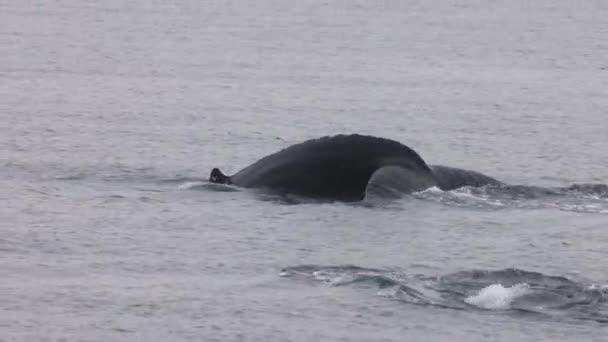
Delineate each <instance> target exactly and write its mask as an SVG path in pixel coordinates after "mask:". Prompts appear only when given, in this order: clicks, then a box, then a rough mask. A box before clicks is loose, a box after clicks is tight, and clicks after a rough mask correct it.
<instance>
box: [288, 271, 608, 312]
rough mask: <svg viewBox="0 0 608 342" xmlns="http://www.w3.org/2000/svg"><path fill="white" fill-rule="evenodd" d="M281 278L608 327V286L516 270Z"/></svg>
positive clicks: (299, 273) (333, 273) (291, 274)
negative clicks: (588, 322)
mask: <svg viewBox="0 0 608 342" xmlns="http://www.w3.org/2000/svg"><path fill="white" fill-rule="evenodd" d="M281 276H282V277H287V278H300V279H308V280H310V281H313V282H320V283H323V284H326V285H328V286H335V287H354V288H358V289H361V290H373V291H374V294H375V295H378V296H381V297H384V298H389V299H392V300H397V301H400V302H403V303H407V304H415V305H431V306H435V307H438V308H446V309H454V310H475V309H481V310H493V311H503V312H505V313H512V314H516V313H518V312H519V313H524V312H525V313H527V314H530V313H532V314H538V315H540V316H543V317H559V318H560V319H561V318H563V317H570V318H572V319H577V320H593V321H597V322H608V286H606V285H597V284H594V285H584V284H581V283H577V282H575V281H572V280H570V279H567V278H565V277H560V276H551V275H545V274H542V273H539V272H530V271H526V270H520V269H516V268H508V269H502V270H471V271H461V272H456V273H451V274H447V275H443V276H428V275H420V274H416V275H413V274H408V273H406V272H403V271H398V270H381V269H370V268H363V267H358V266H353V265H346V266H320V265H300V266H294V267H287V268H285V269H283V270H282V271H281Z"/></svg>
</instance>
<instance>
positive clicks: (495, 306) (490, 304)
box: [464, 283, 530, 310]
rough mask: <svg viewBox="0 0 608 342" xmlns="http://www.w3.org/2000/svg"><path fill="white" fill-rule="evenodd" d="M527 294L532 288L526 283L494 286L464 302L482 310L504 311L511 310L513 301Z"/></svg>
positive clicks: (485, 288) (482, 290)
mask: <svg viewBox="0 0 608 342" xmlns="http://www.w3.org/2000/svg"><path fill="white" fill-rule="evenodd" d="M527 293H530V286H529V285H528V284H525V283H521V284H516V285H513V286H511V287H504V286H502V285H501V284H492V285H490V286H486V287H484V288H483V289H481V290H479V293H477V294H476V295H474V296H470V297H467V298H465V300H464V301H465V303H467V304H471V305H475V306H477V307H479V308H482V309H489V310H504V309H508V308H510V306H511V303H512V302H513V300H515V299H516V298H518V297H521V296H523V295H525V294H527Z"/></svg>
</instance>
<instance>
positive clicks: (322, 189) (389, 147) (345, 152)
mask: <svg viewBox="0 0 608 342" xmlns="http://www.w3.org/2000/svg"><path fill="white" fill-rule="evenodd" d="M384 166H399V167H402V168H405V169H408V170H410V171H412V172H415V173H417V174H423V175H427V176H430V175H432V172H431V170H430V168H429V167H428V165H427V164H426V163H425V162H424V160H423V159H422V158H421V157H420V156H419V155H418V154H417V153H416V152H415V151H414V150H412V149H410V148H409V147H407V146H405V145H403V144H401V143H399V142H396V141H393V140H388V139H384V138H378V137H372V136H364V135H337V136H333V137H324V138H320V139H314V140H309V141H306V142H303V143H301V144H297V145H293V146H290V147H288V148H286V149H284V150H281V151H279V152H277V153H274V154H271V155H269V156H267V157H265V158H262V159H260V160H259V161H257V162H255V163H254V164H252V165H250V166H248V167H246V168H245V169H243V170H241V171H239V172H238V173H236V174H235V175H233V176H232V177H230V182H232V183H233V184H235V185H238V186H242V187H254V188H271V189H274V190H279V191H284V192H288V193H293V194H298V195H303V196H307V197H314V198H327V199H332V200H344V201H357V200H361V199H363V197H364V196H365V190H366V187H367V185H368V181H369V180H370V177H371V176H372V174H373V173H374V172H375V171H376V170H378V169H379V168H382V167H384ZM430 177H432V176H430Z"/></svg>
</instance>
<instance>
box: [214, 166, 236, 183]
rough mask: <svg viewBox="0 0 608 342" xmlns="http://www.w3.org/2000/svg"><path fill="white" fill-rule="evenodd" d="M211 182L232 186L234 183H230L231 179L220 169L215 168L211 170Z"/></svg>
mask: <svg viewBox="0 0 608 342" xmlns="http://www.w3.org/2000/svg"><path fill="white" fill-rule="evenodd" d="M209 181H210V182H211V183H218V184H232V182H231V181H230V177H228V176H226V175H225V174H223V173H222V171H220V169H218V168H214V169H213V170H211V175H210V176H209Z"/></svg>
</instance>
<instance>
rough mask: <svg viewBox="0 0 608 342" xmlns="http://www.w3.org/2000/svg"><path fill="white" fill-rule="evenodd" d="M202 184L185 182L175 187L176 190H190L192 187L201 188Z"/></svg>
mask: <svg viewBox="0 0 608 342" xmlns="http://www.w3.org/2000/svg"><path fill="white" fill-rule="evenodd" d="M203 184H205V183H204V182H185V183H182V184H180V185H178V186H177V189H178V190H190V189H192V188H194V187H197V186H201V185H203Z"/></svg>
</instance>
